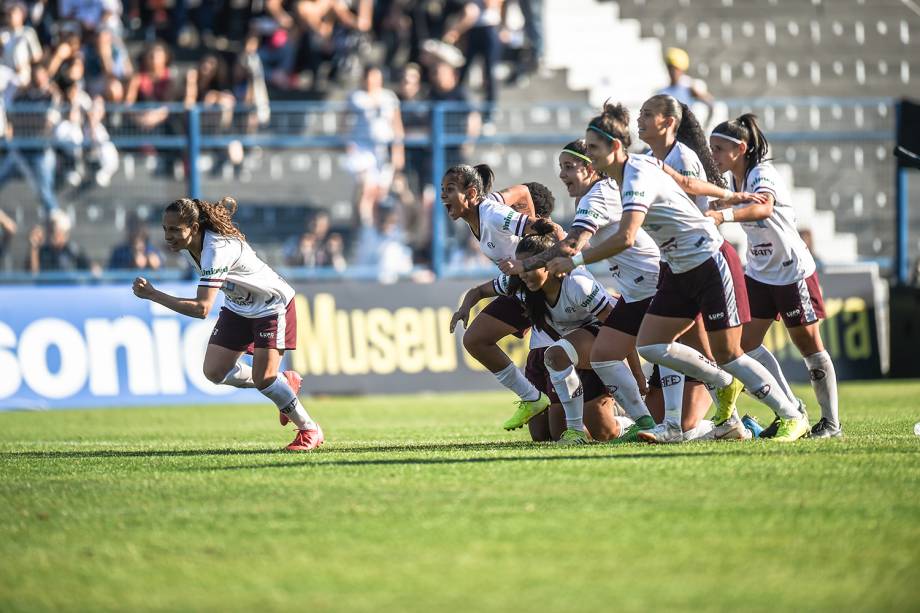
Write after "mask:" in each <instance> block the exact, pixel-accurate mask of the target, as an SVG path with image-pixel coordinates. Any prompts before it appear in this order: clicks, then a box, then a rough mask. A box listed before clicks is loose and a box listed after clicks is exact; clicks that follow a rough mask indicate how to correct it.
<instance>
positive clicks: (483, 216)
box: [476, 192, 528, 264]
mask: <svg viewBox="0 0 920 613" xmlns="http://www.w3.org/2000/svg"><path fill="white" fill-rule="evenodd" d="M527 219H528V217H527V215H525V214H523V213H518V212H517V211H515V210H514V209H512V208H511V207H510V206H507V205H506V204H504V203H503V202H502V197H501V195H500V194H498V193H497V192H495V193H492V194H489V195H488V196H487V197H486V199H485V200H483V201H482V202H480V203H479V236H477V237H476V238H477V239H479V248H480V249H481V250H482V253H483V255H485V256H486V257H487V258H489V259H490V260H492V261H493V262H495V263H496V264H498V262H499V261H500V260H503V259H505V258H513V257H514V251H515V249H517V245H518V243H519V242H521V237H522V236H524V228H525V227H526V226H527Z"/></svg>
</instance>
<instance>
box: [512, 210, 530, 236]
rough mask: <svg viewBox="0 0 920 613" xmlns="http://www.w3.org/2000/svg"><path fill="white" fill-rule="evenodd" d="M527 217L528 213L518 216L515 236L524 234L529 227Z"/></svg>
mask: <svg viewBox="0 0 920 613" xmlns="http://www.w3.org/2000/svg"><path fill="white" fill-rule="evenodd" d="M527 219H528V218H527V215H521V216H520V217H519V218H518V223H517V227H516V228H515V230H514V235H515V236H523V235H524V228H526V227H527Z"/></svg>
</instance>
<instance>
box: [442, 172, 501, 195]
mask: <svg viewBox="0 0 920 613" xmlns="http://www.w3.org/2000/svg"><path fill="white" fill-rule="evenodd" d="M447 177H453V178H454V180H455V181H456V182H457V184H458V185H459V186H460V189H461V190H467V189H469V188H471V187H472V188H474V189H475V190H476V193H477V194H478V199H477V201H476V202H477V203H479V202H481V201H482V199H483V198H485V196H486V194H488V193H489V192H490V191H492V182H493V181H494V180H495V173H494V172H492V169H491V168H490V167H489V165H488V164H478V165H476V166H470V165H469V164H458V165H456V166H451V167H450V168H448V169H447V172H445V173H444V177H443V178H442V181H443V180H445V179H447Z"/></svg>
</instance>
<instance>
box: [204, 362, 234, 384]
mask: <svg viewBox="0 0 920 613" xmlns="http://www.w3.org/2000/svg"><path fill="white" fill-rule="evenodd" d="M202 370H203V371H204V376H205V378H206V379H207V380H208V381H210V382H211V383H223V381H224V379H225V378H226V376H227V373H228V372H230V371H229V370H228V369H226V368H224V367H223V366H220V365H217V364H205V365H204V368H203V369H202Z"/></svg>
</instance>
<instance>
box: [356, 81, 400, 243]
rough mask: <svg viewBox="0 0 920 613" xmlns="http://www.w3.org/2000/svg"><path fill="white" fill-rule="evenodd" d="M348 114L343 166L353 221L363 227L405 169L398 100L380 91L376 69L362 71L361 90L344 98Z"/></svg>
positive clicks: (380, 83)
mask: <svg viewBox="0 0 920 613" xmlns="http://www.w3.org/2000/svg"><path fill="white" fill-rule="evenodd" d="M348 111H349V113H350V114H351V118H352V122H353V123H352V130H351V135H350V136H349V143H348V146H347V160H346V163H347V165H348V169H349V170H350V171H351V173H352V174H353V175H354V177H355V180H356V182H357V186H356V187H357V194H356V198H355V202H356V213H357V219H358V220H359V223H360V224H361V225H367V224H370V223H372V220H373V219H374V208H375V207H376V206H377V205H378V204H379V203H380V202H382V201H383V199H384V198H385V197H386V195H387V193H388V192H389V189H390V183H391V181H392V178H393V174H394V173H399V172H402V170H403V167H404V166H405V149H404V147H403V137H404V133H403V124H402V117H401V116H400V112H399V98H397V97H396V94H394V93H393V92H392V91H390V90H388V89H384V87H383V72H382V71H381V70H380V68H379V67H378V66H373V65H370V66H367V67H366V68H365V69H364V87H363V88H362V89H359V90H356V91H354V92H352V94H351V95H350V96H349V97H348Z"/></svg>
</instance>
